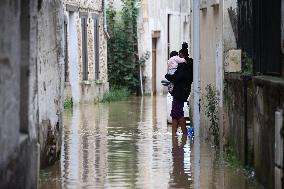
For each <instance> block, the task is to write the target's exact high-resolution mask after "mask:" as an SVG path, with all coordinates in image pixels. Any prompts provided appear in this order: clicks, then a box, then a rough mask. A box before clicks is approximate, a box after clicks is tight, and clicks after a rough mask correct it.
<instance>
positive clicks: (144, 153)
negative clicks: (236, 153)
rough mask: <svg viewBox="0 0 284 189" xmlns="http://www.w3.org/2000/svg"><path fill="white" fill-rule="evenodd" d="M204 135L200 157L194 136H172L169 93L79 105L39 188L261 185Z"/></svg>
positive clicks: (230, 188)
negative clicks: (168, 118)
mask: <svg viewBox="0 0 284 189" xmlns="http://www.w3.org/2000/svg"><path fill="white" fill-rule="evenodd" d="M200 141H201V142H200V149H198V151H197V152H199V151H200V154H198V156H196V157H195V156H194V154H196V153H193V152H194V140H193V139H191V138H189V137H186V136H182V135H181V134H178V135H177V136H172V134H171V126H170V125H168V124H167V121H166V99H165V97H150V96H149V97H144V98H139V97H133V98H130V99H129V100H128V101H122V102H115V103H110V104H109V103H104V104H96V105H94V104H84V105H80V106H74V107H73V110H72V111H66V112H65V115H64V129H63V144H62V153H61V160H60V161H58V162H57V163H56V164H55V165H54V166H52V167H49V168H47V169H45V170H41V173H40V182H39V185H40V187H39V188H41V189H61V188H74V189H77V188H86V189H87V188H90V189H92V188H141V189H151V188H154V189H166V188H197V187H198V188H202V189H258V188H259V187H258V186H257V184H256V182H255V181H254V179H253V178H249V177H247V176H246V175H245V174H244V171H241V170H235V169H233V168H230V167H228V166H226V165H225V163H224V161H223V159H222V158H220V157H221V156H220V155H218V153H216V152H215V150H214V149H213V148H212V147H210V145H208V144H207V143H206V142H203V140H202V139H200ZM194 158H199V159H197V161H194V160H196V159H194ZM194 162H199V164H198V165H197V166H196V165H194Z"/></svg>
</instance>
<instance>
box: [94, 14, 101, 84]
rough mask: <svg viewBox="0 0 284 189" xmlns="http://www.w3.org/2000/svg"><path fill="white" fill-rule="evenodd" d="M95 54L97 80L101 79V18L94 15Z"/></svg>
mask: <svg viewBox="0 0 284 189" xmlns="http://www.w3.org/2000/svg"><path fill="white" fill-rule="evenodd" d="M93 18H94V53H95V80H98V79H99V78H100V48H99V46H100V41H99V36H100V35H99V16H98V15H97V14H94V16H93Z"/></svg>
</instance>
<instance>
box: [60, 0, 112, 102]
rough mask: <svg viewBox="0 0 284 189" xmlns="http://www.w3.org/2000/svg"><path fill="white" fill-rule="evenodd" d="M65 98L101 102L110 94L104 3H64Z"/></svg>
mask: <svg viewBox="0 0 284 189" xmlns="http://www.w3.org/2000/svg"><path fill="white" fill-rule="evenodd" d="M64 12H65V19H64V28H65V29H64V39H65V54H66V56H65V98H72V100H73V102H74V103H79V102H90V101H97V100H99V99H100V98H101V97H102V96H103V94H104V93H105V92H106V91H108V89H109V84H108V75H107V38H108V34H107V31H106V23H105V22H106V18H105V1H101V0H97V1H91V0H89V1H84V2H83V1H79V0H65V1H64Z"/></svg>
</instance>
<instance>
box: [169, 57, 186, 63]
mask: <svg viewBox="0 0 284 189" xmlns="http://www.w3.org/2000/svg"><path fill="white" fill-rule="evenodd" d="M172 58H173V59H174V61H175V62H176V63H178V64H179V63H184V62H186V60H185V59H184V58H181V57H179V56H174V57H172Z"/></svg>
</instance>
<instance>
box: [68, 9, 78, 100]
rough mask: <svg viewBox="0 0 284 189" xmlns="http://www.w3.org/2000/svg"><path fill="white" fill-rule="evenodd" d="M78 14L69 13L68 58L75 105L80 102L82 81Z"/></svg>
mask: <svg viewBox="0 0 284 189" xmlns="http://www.w3.org/2000/svg"><path fill="white" fill-rule="evenodd" d="M78 16H79V15H78V13H76V12H73V13H69V22H68V23H69V27H68V30H69V31H68V34H69V36H68V39H69V43H68V56H69V70H70V71H69V81H70V85H71V93H72V99H73V102H74V103H79V102H80V96H81V94H80V85H79V83H80V81H79V65H78V33H77V23H76V20H77V19H78Z"/></svg>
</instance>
